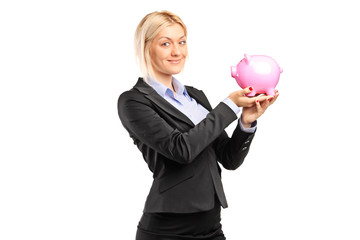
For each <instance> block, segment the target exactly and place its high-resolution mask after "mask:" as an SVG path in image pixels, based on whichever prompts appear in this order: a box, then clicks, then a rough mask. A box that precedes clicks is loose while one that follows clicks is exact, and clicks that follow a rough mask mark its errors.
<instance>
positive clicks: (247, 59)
mask: <svg viewBox="0 0 360 240" xmlns="http://www.w3.org/2000/svg"><path fill="white" fill-rule="evenodd" d="M244 57H245V62H246V63H249V62H250V55H247V54H244Z"/></svg>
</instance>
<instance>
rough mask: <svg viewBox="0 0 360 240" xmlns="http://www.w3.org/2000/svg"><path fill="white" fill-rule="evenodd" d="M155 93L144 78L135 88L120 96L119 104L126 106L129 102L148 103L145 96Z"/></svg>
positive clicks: (140, 79) (139, 80)
mask: <svg viewBox="0 0 360 240" xmlns="http://www.w3.org/2000/svg"><path fill="white" fill-rule="evenodd" d="M151 91H153V90H152V88H151V87H150V86H148V85H147V84H146V83H145V82H144V80H143V79H142V78H139V79H138V81H137V83H136V84H135V86H134V87H133V88H131V89H130V90H127V91H125V92H123V93H121V94H120V96H119V99H118V104H124V103H127V102H129V101H146V99H147V98H145V95H146V94H147V93H149V92H151Z"/></svg>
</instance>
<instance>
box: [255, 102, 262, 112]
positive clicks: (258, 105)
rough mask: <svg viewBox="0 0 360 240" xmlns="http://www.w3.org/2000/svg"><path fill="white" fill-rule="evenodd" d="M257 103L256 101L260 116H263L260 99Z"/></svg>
mask: <svg viewBox="0 0 360 240" xmlns="http://www.w3.org/2000/svg"><path fill="white" fill-rule="evenodd" d="M255 103H256V110H257V112H258V114H259V116H261V115H262V114H263V110H262V107H261V105H260V101H259V100H256V102H255Z"/></svg>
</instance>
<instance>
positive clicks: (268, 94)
mask: <svg viewBox="0 0 360 240" xmlns="http://www.w3.org/2000/svg"><path fill="white" fill-rule="evenodd" d="M266 95H267V96H275V89H274V88H270V89H268V90H266Z"/></svg>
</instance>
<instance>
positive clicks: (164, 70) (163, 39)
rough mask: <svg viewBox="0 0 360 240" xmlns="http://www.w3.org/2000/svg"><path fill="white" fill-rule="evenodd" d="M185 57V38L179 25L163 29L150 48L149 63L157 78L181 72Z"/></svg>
mask: <svg viewBox="0 0 360 240" xmlns="http://www.w3.org/2000/svg"><path fill="white" fill-rule="evenodd" d="M186 56H187V45H186V37H185V33H184V29H183V28H182V27H181V25H180V24H173V25H171V26H169V27H166V28H164V29H163V30H162V31H161V32H159V34H158V35H157V36H156V37H155V38H154V39H153V41H152V43H151V46H150V58H151V63H152V67H153V69H154V73H155V75H156V76H157V77H164V76H166V77H168V76H169V75H173V74H177V73H179V72H181V70H182V69H183V67H184V64H185V59H186Z"/></svg>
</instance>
